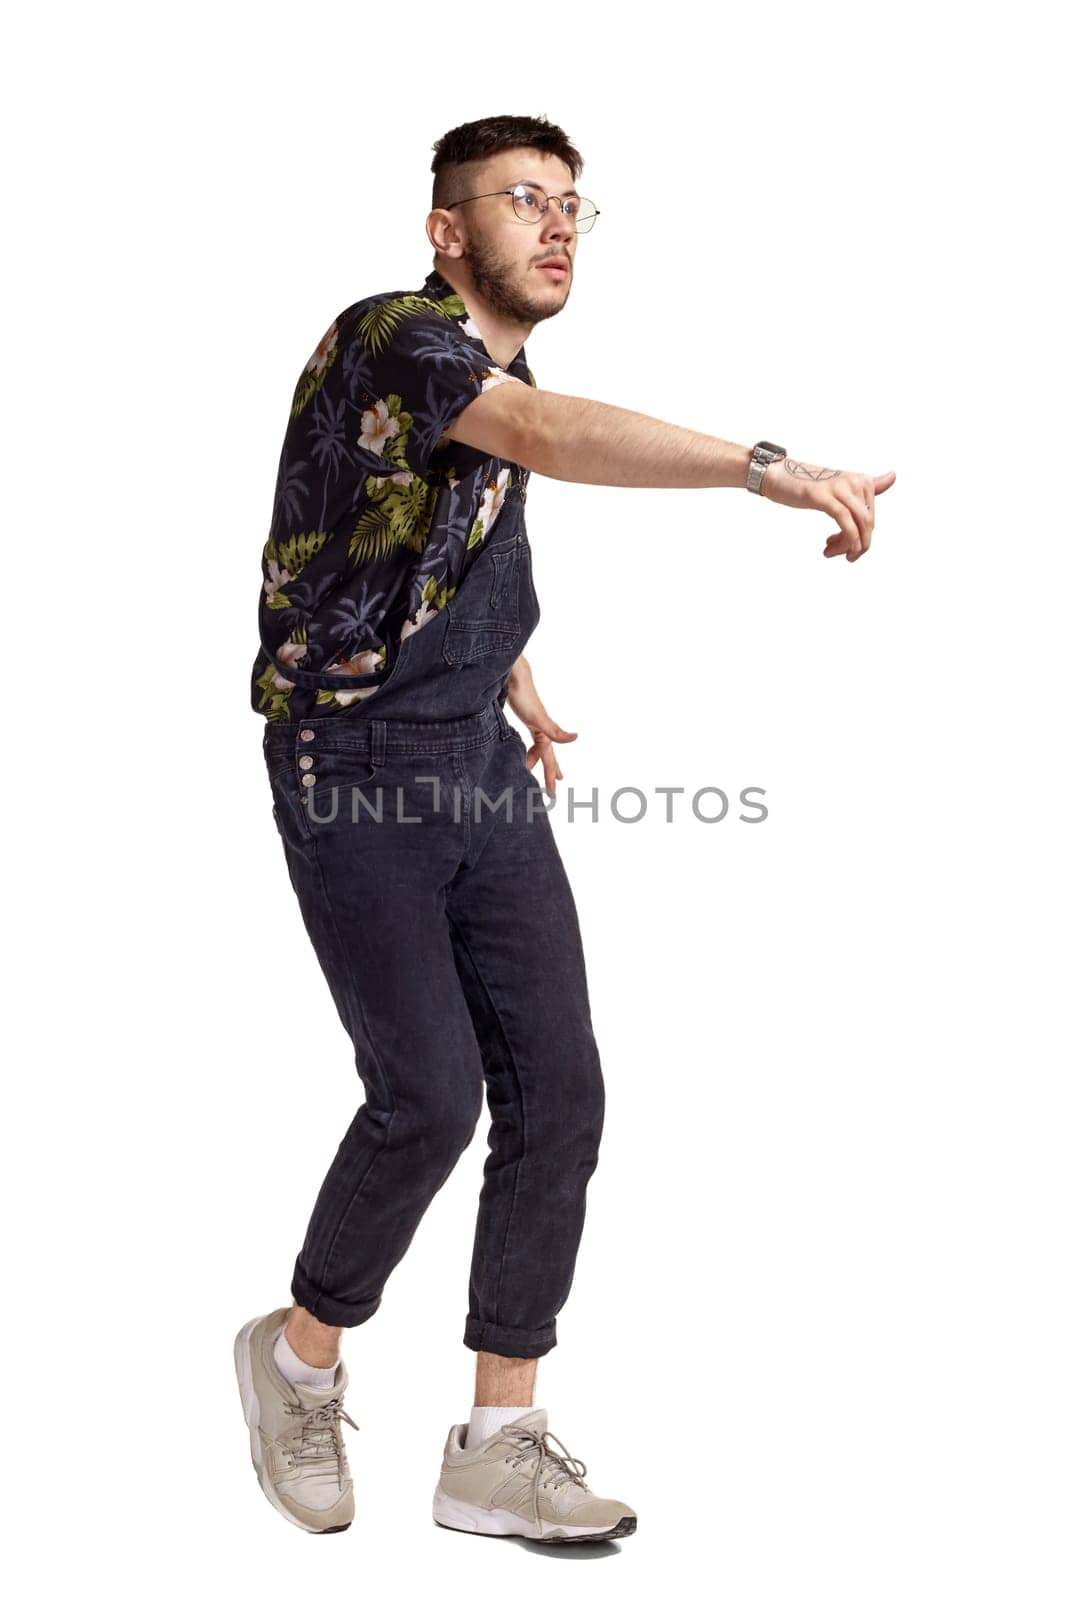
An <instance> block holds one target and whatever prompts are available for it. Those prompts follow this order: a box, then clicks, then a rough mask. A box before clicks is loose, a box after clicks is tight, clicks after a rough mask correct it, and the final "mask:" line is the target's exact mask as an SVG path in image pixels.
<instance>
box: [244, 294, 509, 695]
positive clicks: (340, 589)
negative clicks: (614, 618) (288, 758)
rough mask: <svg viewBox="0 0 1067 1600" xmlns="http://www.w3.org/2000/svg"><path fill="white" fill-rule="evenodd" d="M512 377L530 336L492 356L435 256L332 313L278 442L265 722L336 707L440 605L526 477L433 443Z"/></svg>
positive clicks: (259, 691)
mask: <svg viewBox="0 0 1067 1600" xmlns="http://www.w3.org/2000/svg"><path fill="white" fill-rule="evenodd" d="M510 382H523V383H529V384H531V385H533V383H534V378H533V373H532V372H531V371H530V369H529V368H528V366H527V365H526V353H525V346H524V347H523V348H522V349H520V350H519V352H518V354H517V355H516V356H515V359H514V360H513V361H512V363H511V365H510V366H509V367H508V368H507V369H506V370H505V369H503V368H502V367H500V366H498V365H497V364H496V363H495V362H494V361H493V360H492V358H491V356H490V355H489V353H488V351H487V350H486V348H485V345H484V344H483V343H482V341H481V336H480V334H479V332H478V329H477V327H476V326H475V324H474V321H473V319H472V317H471V315H470V313H469V312H468V311H467V308H466V306H465V305H464V303H463V300H462V298H461V296H460V295H459V294H457V293H456V291H455V289H454V288H453V287H452V285H451V284H450V283H448V282H447V280H446V279H445V278H443V277H442V276H441V274H440V273H439V272H437V270H436V269H434V270H433V271H431V272H430V273H429V274H428V275H427V277H426V280H425V283H424V284H423V287H422V288H421V290H418V291H415V292H411V291H403V290H397V291H394V292H392V293H387V294H376V295H372V296H369V297H368V298H366V299H363V300H359V301H357V302H356V303H355V304H354V305H351V306H349V307H348V308H347V309H346V310H344V311H342V312H340V313H339V314H338V315H337V316H336V317H335V318H334V320H333V321H332V322H331V323H330V326H329V327H328V328H327V330H326V332H325V333H324V334H323V336H322V338H321V339H320V340H319V342H318V344H317V345H316V347H315V350H314V351H313V353H312V355H311V357H310V358H309V360H308V362H307V365H306V366H305V368H304V370H303V372H302V373H301V374H300V378H299V380H298V382H297V385H296V392H295V394H294V395H293V402H292V408H291V412H290V416H289V421H288V425H287V427H286V432H285V440H284V443H283V446H282V454H281V462H280V464H279V468H278V477H277V483H276V487H275V492H274V508H273V517H272V521H271V527H270V535H269V537H268V539H267V542H266V545H265V546H264V548H263V555H262V561H261V568H262V587H261V590H260V594H259V639H260V649H259V653H258V654H257V656H256V659H255V663H254V665H253V669H252V707H253V710H255V711H258V712H262V713H263V714H264V715H265V716H266V717H267V718H268V719H269V720H270V721H272V722H288V721H298V720H300V719H301V718H303V717H308V716H316V717H322V716H330V715H332V714H334V713H337V714H338V715H343V714H344V713H345V711H347V710H348V708H349V707H351V706H354V705H357V704H358V702H359V701H360V700H363V699H366V697H367V696H368V695H371V694H374V692H375V690H376V688H377V687H378V683H379V682H381V681H382V680H383V678H384V677H385V676H386V675H387V674H388V673H389V672H390V670H391V668H392V666H393V664H394V662H395V660H396V656H397V653H398V651H399V650H400V648H401V646H402V644H403V641H404V640H405V639H406V638H407V636H408V635H409V634H410V633H411V632H413V631H414V630H415V629H416V628H423V627H426V626H428V625H430V624H432V623H433V621H434V620H435V619H436V618H437V617H438V616H439V614H440V612H441V611H442V610H443V609H444V607H445V606H447V604H448V602H449V601H450V600H451V599H452V597H453V596H454V595H455V593H456V590H457V589H458V587H459V585H460V584H461V583H462V581H463V577H464V574H465V573H466V572H467V571H468V570H469V568H470V565H471V563H472V562H473V561H475V560H476V559H477V557H478V555H479V554H480V552H481V550H482V548H483V546H484V544H485V541H486V538H487V536H488V534H489V531H490V529H491V528H492V526H493V523H494V521H495V520H496V518H497V516H498V515H499V513H500V510H501V508H502V506H503V503H504V499H505V497H506V495H507V494H508V493H509V492H511V493H521V494H523V496H525V492H526V480H527V478H528V476H529V474H528V472H527V469H526V468H524V467H522V466H520V465H518V464H517V463H515V462H505V461H501V460H498V459H496V458H495V457H491V456H486V455H484V454H483V453H482V452H481V451H480V450H475V449H473V448H472V447H471V446H469V445H464V444H461V443H459V442H458V441H456V440H450V441H448V442H447V443H446V444H444V445H440V446H439V444H438V441H439V440H440V437H441V435H442V434H443V433H445V432H447V430H448V429H449V428H450V427H451V425H452V423H453V422H454V421H455V420H456V418H457V417H458V416H459V414H460V412H461V411H462V410H463V408H464V406H466V405H468V404H469V403H470V401H471V400H473V399H474V398H475V396H476V395H479V394H483V393H484V392H485V391H486V390H487V389H490V388H492V387H493V385H495V384H498V383H510ZM287 667H289V668H296V669H297V670H298V671H300V672H308V673H316V674H317V673H324V672H325V673H330V674H338V675H343V676H345V677H348V676H351V679H352V687H351V689H349V688H347V687H340V688H338V687H333V688H326V687H304V686H303V685H299V686H298V685H297V684H295V683H294V682H293V680H292V679H291V678H287V677H286V668H287ZM376 680H377V682H376Z"/></svg>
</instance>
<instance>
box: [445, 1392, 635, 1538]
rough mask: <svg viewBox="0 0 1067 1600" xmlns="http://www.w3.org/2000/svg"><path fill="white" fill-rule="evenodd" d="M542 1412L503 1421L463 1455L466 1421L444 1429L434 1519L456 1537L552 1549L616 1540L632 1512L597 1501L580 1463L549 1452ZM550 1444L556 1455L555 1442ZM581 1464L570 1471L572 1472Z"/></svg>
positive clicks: (629, 1528)
mask: <svg viewBox="0 0 1067 1600" xmlns="http://www.w3.org/2000/svg"><path fill="white" fill-rule="evenodd" d="M547 1423H548V1414H547V1412H546V1411H545V1410H544V1409H543V1408H542V1409H540V1410H536V1411H528V1412H527V1413H526V1415H525V1416H524V1417H520V1418H519V1419H518V1420H517V1421H515V1422H507V1423H505V1424H504V1426H503V1427H502V1428H501V1429H500V1430H499V1432H498V1433H494V1434H491V1435H490V1437H489V1438H488V1439H486V1440H484V1442H483V1443H482V1444H481V1445H479V1446H478V1448H477V1449H475V1450H465V1449H464V1448H463V1441H464V1439H465V1438H466V1437H467V1424H466V1423H465V1422H459V1423H457V1424H456V1425H455V1427H454V1428H450V1429H449V1433H448V1438H447V1440H446V1441H445V1451H444V1460H443V1462H442V1465H441V1477H440V1481H439V1483H438V1485H437V1492H436V1494H435V1495H434V1500H433V1520H434V1521H435V1522H436V1523H437V1524H438V1525H439V1526H440V1527H442V1528H456V1529H457V1530H459V1531H460V1532H462V1533H495V1534H519V1535H521V1536H522V1537H523V1538H524V1539H540V1540H542V1541H544V1543H546V1544H555V1543H558V1542H562V1541H563V1540H570V1539H623V1538H625V1536H626V1535H627V1534H628V1533H633V1531H634V1529H635V1528H636V1527H637V1513H636V1511H634V1509H633V1507H632V1506H628V1505H627V1504H626V1503H625V1501H623V1500H601V1499H599V1498H598V1497H597V1496H596V1495H595V1494H594V1493H593V1491H592V1490H591V1489H590V1487H589V1485H588V1484H587V1483H586V1482H585V1465H584V1463H583V1462H581V1461H577V1460H576V1458H575V1457H573V1456H569V1455H567V1453H566V1451H565V1450H564V1451H563V1454H562V1455H560V1454H558V1453H557V1452H556V1451H555V1450H551V1449H549V1447H548V1445H547V1444H546V1442H545V1441H546V1440H547V1439H556V1435H555V1434H554V1433H549V1432H548V1431H547ZM556 1443H557V1444H558V1445H559V1446H560V1449H561V1450H563V1445H562V1442H561V1440H559V1439H556ZM575 1466H578V1467H581V1472H575V1471H574V1467H575Z"/></svg>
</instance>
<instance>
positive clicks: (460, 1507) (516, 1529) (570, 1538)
mask: <svg viewBox="0 0 1067 1600" xmlns="http://www.w3.org/2000/svg"><path fill="white" fill-rule="evenodd" d="M433 1520H434V1521H435V1522H436V1523H437V1526H438V1527H439V1528H452V1529H453V1530H454V1531H455V1532H456V1533H488V1534H491V1535H494V1536H495V1537H496V1538H512V1539H514V1538H521V1539H536V1540H537V1541H538V1542H539V1543H540V1544H572V1543H574V1542H575V1541H576V1540H578V1541H584V1540H590V1539H625V1538H626V1536H627V1534H630V1533H633V1532H634V1531H635V1530H636V1528H637V1518H636V1517H620V1518H619V1520H618V1522H616V1523H615V1525H614V1526H613V1527H610V1528H572V1527H568V1526H567V1525H566V1524H565V1523H560V1522H543V1523H542V1524H541V1532H540V1533H538V1531H537V1527H536V1525H535V1524H534V1523H532V1522H527V1520H526V1518H525V1517H517V1516H516V1515H515V1513H514V1512H513V1511H505V1510H503V1509H502V1508H501V1507H497V1508H496V1509H492V1510H491V1509H488V1508H487V1507H485V1506H476V1505H471V1504H470V1503H469V1502H468V1501H466V1500H454V1499H453V1498H452V1496H451V1495H450V1494H446V1493H445V1491H444V1490H443V1489H441V1488H438V1490H437V1492H436V1494H435V1495H434V1497H433Z"/></svg>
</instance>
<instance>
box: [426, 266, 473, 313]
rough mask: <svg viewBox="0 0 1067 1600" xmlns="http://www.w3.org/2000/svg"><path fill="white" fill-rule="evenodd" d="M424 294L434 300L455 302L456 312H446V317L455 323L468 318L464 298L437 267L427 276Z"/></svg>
mask: <svg viewBox="0 0 1067 1600" xmlns="http://www.w3.org/2000/svg"><path fill="white" fill-rule="evenodd" d="M423 293H424V294H427V295H429V296H430V298H431V299H433V300H454V301H455V302H456V307H457V309H456V310H452V309H448V310H445V316H446V317H451V318H452V320H453V322H460V321H461V320H462V319H463V318H464V317H465V316H467V307H466V306H465V305H464V303H463V296H462V295H461V294H460V292H459V290H458V289H454V288H453V287H452V285H451V284H450V283H449V281H448V279H447V278H443V277H442V276H441V274H440V273H439V272H438V270H437V268H436V267H432V268H431V269H430V271H429V272H428V273H427V274H426V282H425V284H424V285H423Z"/></svg>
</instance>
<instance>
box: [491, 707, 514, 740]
mask: <svg viewBox="0 0 1067 1600" xmlns="http://www.w3.org/2000/svg"><path fill="white" fill-rule="evenodd" d="M493 710H494V711H495V712H496V721H497V732H498V733H499V735H500V737H501V738H502V739H506V738H507V737H508V735H509V734H510V733H511V723H510V722H509V721H508V719H507V717H506V716H505V715H504V708H503V706H502V705H501V704H500V701H499V700H494V701H493Z"/></svg>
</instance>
